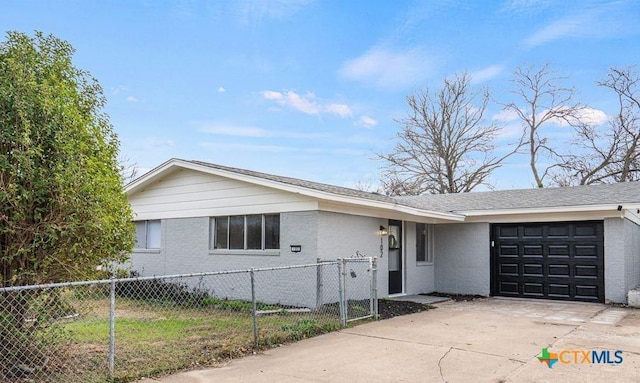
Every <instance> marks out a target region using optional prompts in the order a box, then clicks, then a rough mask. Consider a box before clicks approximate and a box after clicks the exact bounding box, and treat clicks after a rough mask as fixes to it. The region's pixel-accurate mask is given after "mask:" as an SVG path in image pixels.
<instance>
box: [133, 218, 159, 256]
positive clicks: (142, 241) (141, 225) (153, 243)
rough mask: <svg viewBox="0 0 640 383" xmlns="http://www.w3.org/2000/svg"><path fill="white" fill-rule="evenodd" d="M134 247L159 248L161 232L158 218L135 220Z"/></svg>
mask: <svg viewBox="0 0 640 383" xmlns="http://www.w3.org/2000/svg"><path fill="white" fill-rule="evenodd" d="M134 224H135V225H136V246H135V247H136V249H159V248H160V246H161V239H162V234H161V231H160V228H161V224H160V220H159V219H157V220H152V221H135V222H134Z"/></svg>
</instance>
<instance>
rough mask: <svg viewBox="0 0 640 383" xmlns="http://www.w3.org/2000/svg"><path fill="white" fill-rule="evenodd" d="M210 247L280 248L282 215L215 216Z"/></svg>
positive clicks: (233, 248) (211, 228)
mask: <svg viewBox="0 0 640 383" xmlns="http://www.w3.org/2000/svg"><path fill="white" fill-rule="evenodd" d="M209 248H210V249H212V250H218V249H230V250H272V249H274V250H277V249H280V215H279V214H264V215H260V214H255V215H233V216H228V217H213V218H211V223H210V244H209Z"/></svg>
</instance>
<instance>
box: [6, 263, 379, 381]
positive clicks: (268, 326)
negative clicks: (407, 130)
mask: <svg viewBox="0 0 640 383" xmlns="http://www.w3.org/2000/svg"><path fill="white" fill-rule="evenodd" d="M375 280H376V265H375V259H339V260H337V261H330V262H318V263H316V264H309V265H299V266H287V267H276V268H260V269H249V270H234V271H220V272H209V273H199V274H188V275H172V276H159V277H134V278H122V279H116V278H112V279H108V280H96V281H84V282H70V283H59V284H48V285H38V286H22V287H7V288H0V383H5V382H7V383H8V382H25V383H26V382H107V381H112V382H114V381H115V382H129V381H133V380H136V379H139V378H142V377H149V376H154V375H158V374H162V373H167V372H172V371H177V370H180V369H185V368H194V367H198V366H215V365H216V364H217V363H219V362H221V361H224V360H226V359H229V358H234V357H238V356H242V355H245V354H248V353H251V352H255V351H257V350H260V349H265V348H269V347H274V346H277V345H279V344H282V343H286V342H291V341H296V340H300V339H304V338H307V337H311V336H314V335H318V334H322V333H325V332H329V331H333V330H336V329H339V328H341V327H343V326H345V325H346V324H347V322H349V321H352V320H359V319H364V318H372V317H375V316H376V313H377V290H376V283H375Z"/></svg>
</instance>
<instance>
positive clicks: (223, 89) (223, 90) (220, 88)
mask: <svg viewBox="0 0 640 383" xmlns="http://www.w3.org/2000/svg"><path fill="white" fill-rule="evenodd" d="M226 91H227V90H226V89H225V88H224V87H222V86H220V87H218V93H224V92H226Z"/></svg>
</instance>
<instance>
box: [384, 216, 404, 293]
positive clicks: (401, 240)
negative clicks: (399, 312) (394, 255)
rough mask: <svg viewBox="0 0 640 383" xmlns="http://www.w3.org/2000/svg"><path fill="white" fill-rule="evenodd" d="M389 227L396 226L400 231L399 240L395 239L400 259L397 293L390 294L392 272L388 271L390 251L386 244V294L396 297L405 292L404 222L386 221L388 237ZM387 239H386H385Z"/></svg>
mask: <svg viewBox="0 0 640 383" xmlns="http://www.w3.org/2000/svg"><path fill="white" fill-rule="evenodd" d="M391 226H397V227H398V228H399V230H400V234H399V236H398V237H399V238H397V240H398V244H399V250H400V258H399V263H400V270H399V273H400V276H399V278H400V291H398V292H393V293H392V292H391V288H390V287H391V273H392V271H389V269H388V266H389V263H388V262H389V258H390V249H389V246H388V244H387V258H388V259H387V277H388V283H387V293H388V295H389V296H396V295H404V294H405V291H406V262H405V261H406V259H405V247H406V246H405V239H406V238H405V222H404V221H400V220H395V219H390V220H389V221H388V227H389V230H388V232H389V235H391ZM387 239H388V238H387Z"/></svg>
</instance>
